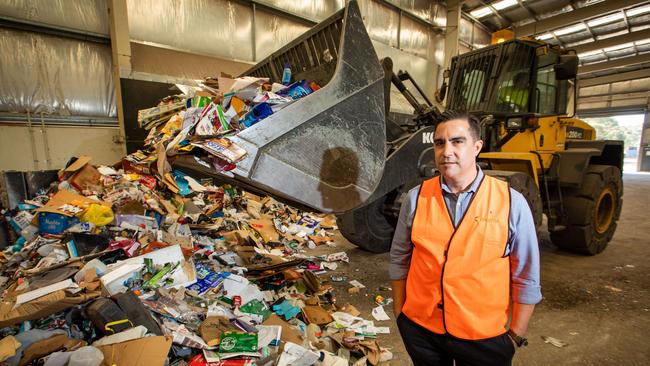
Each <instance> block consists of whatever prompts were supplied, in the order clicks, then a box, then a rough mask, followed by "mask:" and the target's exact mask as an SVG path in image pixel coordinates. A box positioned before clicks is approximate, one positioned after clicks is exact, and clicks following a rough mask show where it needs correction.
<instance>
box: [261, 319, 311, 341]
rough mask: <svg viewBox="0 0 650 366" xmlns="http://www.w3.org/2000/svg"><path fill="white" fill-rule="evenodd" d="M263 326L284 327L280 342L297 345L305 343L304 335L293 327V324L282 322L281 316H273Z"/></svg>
mask: <svg viewBox="0 0 650 366" xmlns="http://www.w3.org/2000/svg"><path fill="white" fill-rule="evenodd" d="M262 325H279V326H281V327H282V333H281V334H282V335H281V337H280V340H281V341H282V342H283V343H284V342H291V343H295V344H302V342H303V339H304V338H303V335H302V333H301V332H300V331H299V330H298V329H296V328H294V327H293V326H291V324H289V323H287V322H285V321H284V320H282V319H281V318H280V317H279V316H277V315H275V314H271V316H269V318H268V319H266V320H265V321H264V323H262Z"/></svg>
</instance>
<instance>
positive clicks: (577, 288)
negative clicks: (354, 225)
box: [334, 173, 650, 365]
mask: <svg viewBox="0 0 650 366" xmlns="http://www.w3.org/2000/svg"><path fill="white" fill-rule="evenodd" d="M623 181H624V187H625V188H624V189H625V194H624V203H623V211H622V214H621V218H620V221H619V225H618V229H617V232H616V234H615V235H614V238H613V240H612V242H610V244H609V246H608V248H607V249H606V250H605V251H604V252H603V253H601V254H599V255H597V256H593V257H586V256H578V255H573V254H570V253H566V252H562V251H560V250H558V249H557V248H555V246H553V244H551V243H550V240H549V238H548V234H545V235H543V236H542V238H541V240H540V241H541V243H540V248H541V257H542V292H543V295H544V299H543V301H542V302H541V303H540V304H539V305H538V306H537V307H536V309H535V314H534V316H533V318H532V320H531V323H530V325H529V329H528V334H527V337H528V339H529V342H530V345H529V346H528V347H525V348H521V349H519V350H518V352H517V354H516V355H515V359H514V365H650V339H648V338H647V337H648V334H649V333H650V261H649V260H648V256H649V255H650V245H649V244H650V240H649V239H648V236H649V235H650V220H648V219H647V218H646V214H645V212H648V211H647V210H648V207H650V196H649V195H648V191H650V174H643V173H626V174H625V175H624V179H623ZM340 249H342V250H346V251H347V252H348V254H349V257H350V264H349V265H343V266H341V267H340V268H339V270H338V272H339V273H340V274H341V275H344V276H347V277H348V280H352V279H357V280H359V281H360V282H361V283H363V284H364V285H366V288H365V289H362V290H361V292H360V293H358V294H353V295H350V294H348V292H347V288H348V287H350V286H349V285H348V284H347V283H334V285H335V288H336V295H337V299H338V302H339V303H341V304H343V303H345V302H350V303H352V304H353V305H355V306H356V307H357V308H358V309H359V310H360V311H361V312H362V316H363V317H365V318H366V319H372V316H371V315H370V311H371V309H372V308H373V307H374V306H375V304H374V300H373V299H374V296H375V295H377V294H381V295H383V296H385V297H390V291H387V290H382V289H380V287H382V288H383V287H385V286H390V283H389V280H388V273H387V268H388V267H387V266H388V254H379V255H374V254H370V253H367V252H364V251H362V250H359V249H357V248H355V247H353V246H352V245H351V244H349V243H341V246H340ZM385 308H386V311H387V313H388V314H389V316H390V317H391V319H392V320H390V321H383V322H376V325H378V326H390V329H391V334H390V335H381V336H380V337H379V338H378V340H379V343H380V345H382V346H383V347H388V348H389V349H390V350H391V351H392V352H393V354H394V358H393V361H392V362H391V364H399V365H404V364H409V365H410V364H411V361H410V359H409V357H408V354H407V353H406V351H405V350H404V345H403V344H402V340H401V338H400V337H399V333H398V330H397V326H396V325H395V321H394V316H393V314H392V307H391V306H386V307H385ZM542 336H547V337H553V338H557V339H559V340H561V341H564V342H566V343H568V346H566V347H563V348H558V347H555V346H553V345H551V344H549V343H544V341H543V340H542Z"/></svg>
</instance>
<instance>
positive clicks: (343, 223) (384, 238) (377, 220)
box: [336, 194, 395, 253]
mask: <svg viewBox="0 0 650 366" xmlns="http://www.w3.org/2000/svg"><path fill="white" fill-rule="evenodd" d="M389 196H390V194H389V195H386V196H384V197H382V198H380V199H378V200H376V201H374V202H372V203H370V204H368V205H365V206H363V207H359V208H357V209H355V210H353V211H350V212H346V213H344V214H341V215H337V217H336V224H337V225H338V227H339V231H341V234H342V235H343V236H344V237H345V238H346V239H348V240H349V241H350V242H351V243H352V244H354V245H356V246H358V247H359V248H361V249H364V250H367V251H369V252H372V253H385V252H387V251H389V250H390V245H391V242H392V241H393V233H394V232H395V225H394V223H391V221H390V220H389V219H390V217H389V216H388V215H387V214H386V210H385V207H384V205H385V204H386V201H387V200H388V199H389Z"/></svg>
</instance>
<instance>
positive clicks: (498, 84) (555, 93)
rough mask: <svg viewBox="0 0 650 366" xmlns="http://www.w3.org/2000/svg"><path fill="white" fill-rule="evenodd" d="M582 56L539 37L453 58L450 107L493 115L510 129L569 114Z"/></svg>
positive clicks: (572, 108)
mask: <svg viewBox="0 0 650 366" xmlns="http://www.w3.org/2000/svg"><path fill="white" fill-rule="evenodd" d="M577 66H578V59H577V56H575V55H572V54H567V53H566V51H562V50H560V49H558V48H555V47H552V46H550V45H548V44H545V43H543V42H538V41H534V40H512V41H507V42H503V43H499V44H496V45H493V46H488V47H485V48H482V49H480V50H476V51H473V52H469V53H465V54H462V55H459V56H456V57H454V58H453V59H452V63H451V70H450V71H451V72H450V80H449V93H448V100H447V109H460V110H466V111H468V112H470V113H472V114H475V115H477V116H481V117H482V116H487V115H492V116H493V117H494V118H495V119H496V120H499V121H503V122H505V128H506V129H509V130H517V129H520V130H524V129H529V128H535V127H536V126H535V121H537V119H538V118H539V117H544V116H552V115H570V114H572V113H573V110H574V105H573V103H575V101H574V99H575V98H573V93H574V84H575V77H576V73H577Z"/></svg>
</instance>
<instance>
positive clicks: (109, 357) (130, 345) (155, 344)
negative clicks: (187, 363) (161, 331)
mask: <svg viewBox="0 0 650 366" xmlns="http://www.w3.org/2000/svg"><path fill="white" fill-rule="evenodd" d="M171 346H172V337H163V336H157V337H144V338H140V339H134V340H132V341H127V342H122V343H115V344H110V345H107V346H99V347H97V348H99V350H100V351H102V353H103V354H104V361H103V362H102V365H104V366H112V365H119V366H140V365H147V366H162V365H164V364H165V360H167V354H168V353H169V349H170V348H171Z"/></svg>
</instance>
